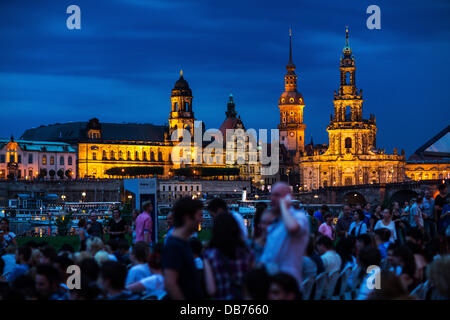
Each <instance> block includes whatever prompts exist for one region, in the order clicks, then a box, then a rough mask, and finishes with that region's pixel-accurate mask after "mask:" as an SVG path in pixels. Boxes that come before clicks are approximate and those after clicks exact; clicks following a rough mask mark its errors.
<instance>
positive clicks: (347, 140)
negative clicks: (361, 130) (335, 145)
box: [345, 138, 352, 149]
mask: <svg viewBox="0 0 450 320" xmlns="http://www.w3.org/2000/svg"><path fill="white" fill-rule="evenodd" d="M351 147H352V138H345V148H347V149H350V148H351Z"/></svg>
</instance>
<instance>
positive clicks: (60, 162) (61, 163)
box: [59, 156, 64, 166]
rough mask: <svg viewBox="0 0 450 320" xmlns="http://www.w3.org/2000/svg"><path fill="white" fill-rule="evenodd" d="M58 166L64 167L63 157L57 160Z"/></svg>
mask: <svg viewBox="0 0 450 320" xmlns="http://www.w3.org/2000/svg"><path fill="white" fill-rule="evenodd" d="M59 165H61V166H63V165H64V157H63V156H61V157H60V158H59Z"/></svg>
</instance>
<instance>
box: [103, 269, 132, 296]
mask: <svg viewBox="0 0 450 320" xmlns="http://www.w3.org/2000/svg"><path fill="white" fill-rule="evenodd" d="M126 278H127V267H126V266H125V265H124V264H122V263H119V262H116V261H106V262H104V263H103V264H102V265H101V267H100V287H101V288H102V289H103V291H104V292H105V293H106V294H108V293H113V292H120V291H123V290H124V288H125V281H126Z"/></svg>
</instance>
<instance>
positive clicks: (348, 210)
mask: <svg viewBox="0 0 450 320" xmlns="http://www.w3.org/2000/svg"><path fill="white" fill-rule="evenodd" d="M342 212H343V213H344V216H346V217H349V216H350V215H351V213H352V209H351V208H350V206H349V205H348V204H346V205H344V208H343V209H342Z"/></svg>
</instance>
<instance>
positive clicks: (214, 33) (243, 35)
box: [0, 0, 450, 153]
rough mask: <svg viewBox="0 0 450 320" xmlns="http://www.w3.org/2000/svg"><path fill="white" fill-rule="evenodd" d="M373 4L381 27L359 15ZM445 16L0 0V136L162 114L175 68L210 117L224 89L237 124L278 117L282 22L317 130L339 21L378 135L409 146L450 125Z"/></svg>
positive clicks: (240, 5)
mask: <svg viewBox="0 0 450 320" xmlns="http://www.w3.org/2000/svg"><path fill="white" fill-rule="evenodd" d="M71 4H77V5H79V6H80V7H81V12H82V30H81V31H70V30H67V28H66V26H65V21H66V18H67V14H66V13H65V11H66V8H67V6H69V5H71ZM371 4H377V5H378V6H380V8H381V19H382V29H381V30H376V31H371V30H368V29H367V28H366V25H365V24H366V18H367V16H368V15H367V14H366V13H365V12H366V8H367V7H368V6H369V5H371ZM449 16H450V3H449V2H448V1H445V0H439V1H438V0H435V1H387V0H380V1H377V3H372V1H366V0H363V1H361V0H349V1H345V2H342V1H323V0H322V1H318V0H308V1H305V0H304V1H270V2H269V1H235V0H233V1H204V0H198V1H197V0H196V1H194V0H183V1H180V0H176V1H175V0H171V1H165V0H157V1H153V0H109V1H106V0H96V1H92V0H75V1H72V0H71V1H65V0H64V1H62V0H59V1H49V0H40V1H33V0H2V1H1V3H0V48H1V50H0V107H1V108H2V111H3V112H2V125H1V126H0V136H3V137H8V136H9V135H10V134H11V133H13V134H14V135H16V136H18V135H20V134H21V133H22V132H23V131H24V130H25V129H26V128H28V127H30V126H38V125H41V124H47V123H54V122H65V121H79V120H86V119H89V118H90V117H94V116H96V117H98V118H99V119H100V120H101V121H115V122H122V121H126V122H133V121H135V122H151V123H165V122H167V117H168V113H169V96H170V90H171V89H172V87H173V84H174V82H175V81H176V80H177V78H178V72H179V70H180V69H183V70H184V72H185V78H186V79H187V80H188V81H189V83H190V85H191V87H192V89H193V93H194V111H195V115H196V117H197V118H198V119H201V120H204V121H205V122H206V124H207V125H208V126H210V127H218V126H219V125H220V124H221V122H222V121H223V118H224V111H225V108H226V100H227V97H228V94H229V93H230V92H232V93H233V95H234V96H235V101H236V104H237V110H238V112H239V113H240V114H241V118H242V119H243V120H244V123H245V124H246V126H247V127H253V128H275V127H276V125H277V123H278V119H279V115H278V107H277V99H278V97H279V95H280V94H281V92H282V90H283V75H284V73H285V69H284V66H285V64H286V63H287V58H288V48H287V44H288V35H287V30H288V28H289V26H291V25H292V26H293V29H294V39H293V49H294V62H295V63H296V65H297V74H298V75H299V79H300V81H299V84H300V91H301V92H302V94H303V96H304V98H305V102H306V107H305V115H304V119H305V122H306V125H307V129H306V130H307V132H306V136H307V137H308V139H309V136H310V135H313V136H314V141H315V142H327V133H326V131H325V128H326V125H327V124H328V121H329V115H330V113H331V112H332V105H333V104H332V98H333V91H334V90H336V89H337V88H338V63H339V56H340V54H341V50H342V47H343V45H344V30H345V26H346V25H349V26H350V37H351V38H350V41H351V42H350V44H351V46H352V48H353V52H354V55H355V57H356V63H357V68H358V69H357V85H358V87H360V88H362V89H363V93H364V99H365V102H364V113H365V115H366V116H368V114H370V113H374V114H375V115H376V116H377V125H378V140H377V141H378V144H379V146H380V147H386V149H387V150H389V151H390V150H392V149H393V148H394V147H399V148H405V149H406V151H407V153H411V152H413V151H414V150H415V148H417V147H418V146H420V145H421V144H422V143H424V142H425V141H426V140H427V139H428V138H429V137H430V136H432V135H434V134H435V133H437V132H438V131H440V130H441V129H442V128H443V127H445V126H446V125H448V116H447V117H446V115H447V114H448V111H447V110H448V107H446V105H445V104H446V102H447V101H448V99H449V98H450V93H449V91H448V89H447V88H448V86H449V82H450V80H449V77H448V74H449V72H450V63H449V62H450V61H449V59H450V58H449V57H450V54H449V53H450V44H449V42H448V39H449V32H450V19H448V18H449ZM123 110H127V112H124V111H123Z"/></svg>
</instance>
